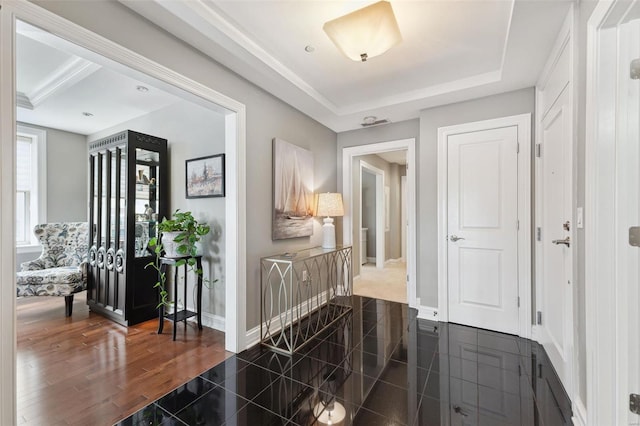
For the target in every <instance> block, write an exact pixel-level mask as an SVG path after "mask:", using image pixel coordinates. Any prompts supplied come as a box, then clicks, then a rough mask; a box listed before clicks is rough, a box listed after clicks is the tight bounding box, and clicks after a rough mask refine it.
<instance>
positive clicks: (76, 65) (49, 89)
mask: <svg viewBox="0 0 640 426" xmlns="http://www.w3.org/2000/svg"><path fill="white" fill-rule="evenodd" d="M100 68H102V67H101V66H100V65H98V64H94V63H93V62H89V61H87V60H85V59H82V58H79V57H77V56H75V57H72V58H71V59H69V60H68V61H66V62H65V63H63V64H62V65H60V66H59V67H58V68H56V69H55V70H53V72H52V73H51V74H50V75H48V76H47V77H46V78H45V79H44V80H43V81H41V82H40V83H39V84H38V85H37V86H36V87H34V88H33V90H31V92H29V93H27V97H28V99H29V102H30V103H31V105H32V108H31V109H33V108H35V107H37V106H38V105H40V104H41V103H43V102H44V101H45V100H47V99H48V98H49V97H51V96H53V95H55V94H57V93H59V92H60V93H62V92H64V91H65V90H67V89H68V88H70V87H72V86H74V85H76V84H77V83H79V82H80V81H82V80H84V79H85V78H87V77H89V76H90V75H91V74H93V73H94V72H96V71H98V70H99V69H100Z"/></svg>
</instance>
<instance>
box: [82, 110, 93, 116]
mask: <svg viewBox="0 0 640 426" xmlns="http://www.w3.org/2000/svg"><path fill="white" fill-rule="evenodd" d="M82 115H84V116H85V117H93V114H91V113H90V112H87V111H85V112H83V113H82Z"/></svg>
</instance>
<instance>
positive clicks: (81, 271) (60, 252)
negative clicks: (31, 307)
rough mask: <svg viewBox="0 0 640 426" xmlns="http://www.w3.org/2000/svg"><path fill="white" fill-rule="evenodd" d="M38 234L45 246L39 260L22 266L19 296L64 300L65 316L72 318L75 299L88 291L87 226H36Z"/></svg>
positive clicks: (42, 244) (19, 275)
mask: <svg viewBox="0 0 640 426" xmlns="http://www.w3.org/2000/svg"><path fill="white" fill-rule="evenodd" d="M33 232H34V234H35V235H36V237H37V238H38V241H39V242H40V245H41V246H42V254H41V255H40V257H39V258H37V259H35V260H31V261H28V262H24V263H22V264H21V267H22V271H21V272H18V274H17V288H18V290H17V292H18V296H64V301H65V314H66V316H68V317H69V316H71V313H72V309H73V295H74V294H75V293H78V292H80V291H83V290H86V289H87V255H88V253H89V225H88V223H87V222H68V223H45V224H41V225H36V226H35V228H34V230H33Z"/></svg>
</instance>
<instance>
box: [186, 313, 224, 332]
mask: <svg viewBox="0 0 640 426" xmlns="http://www.w3.org/2000/svg"><path fill="white" fill-rule="evenodd" d="M189 321H197V319H196V317H192V318H189ZM224 321H225V318H224V317H221V316H220V315H216V314H210V313H208V312H203V313H202V325H203V326H204V327H209V328H213V329H214V330H218V331H222V332H223V333H224V332H225V330H226V328H225V322H224Z"/></svg>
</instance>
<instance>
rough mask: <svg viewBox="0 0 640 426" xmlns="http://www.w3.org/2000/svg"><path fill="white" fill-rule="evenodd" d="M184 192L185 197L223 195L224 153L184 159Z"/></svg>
mask: <svg viewBox="0 0 640 426" xmlns="http://www.w3.org/2000/svg"><path fill="white" fill-rule="evenodd" d="M185 193H186V197H187V198H211V197H224V196H225V169H224V154H216V155H209V156H206V157H198V158H192V159H190V160H186V161H185Z"/></svg>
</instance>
